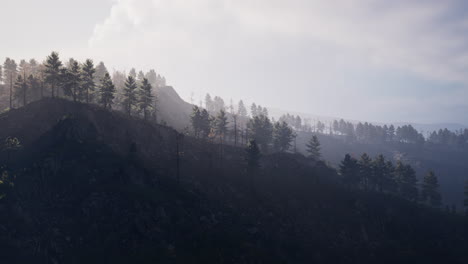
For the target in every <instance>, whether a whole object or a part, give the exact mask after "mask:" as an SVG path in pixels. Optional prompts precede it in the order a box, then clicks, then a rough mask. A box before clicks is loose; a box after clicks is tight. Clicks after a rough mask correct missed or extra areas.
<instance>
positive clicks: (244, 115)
mask: <svg viewBox="0 0 468 264" xmlns="http://www.w3.org/2000/svg"><path fill="white" fill-rule="evenodd" d="M237 114H238V115H239V117H240V118H242V119H245V118H247V109H246V108H245V105H244V102H243V101H242V100H240V101H239V104H238V105H237Z"/></svg>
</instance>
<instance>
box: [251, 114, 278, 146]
mask: <svg viewBox="0 0 468 264" xmlns="http://www.w3.org/2000/svg"><path fill="white" fill-rule="evenodd" d="M247 130H248V134H249V138H250V139H253V140H255V142H256V144H258V145H259V146H260V148H261V149H262V151H263V152H267V151H268V147H269V145H270V143H271V141H272V138H273V125H272V124H271V121H270V119H269V118H268V117H266V116H263V115H260V116H255V117H254V118H252V119H251V120H249V123H247Z"/></svg>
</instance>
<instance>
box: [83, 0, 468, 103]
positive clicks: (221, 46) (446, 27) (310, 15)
mask: <svg viewBox="0 0 468 264" xmlns="http://www.w3.org/2000/svg"><path fill="white" fill-rule="evenodd" d="M457 5H458V2H456V1H455V0H447V1H435V0H432V1H431V0H429V1H403V0H396V1H384V0H381V1H377V0H354V1H345V0H343V1H330V0H323V1H319V0H315V1H314V0H117V1H115V3H114V5H113V7H112V10H111V12H110V14H109V16H108V17H107V18H106V19H105V21H104V22H103V23H101V24H98V25H97V26H96V27H95V30H94V33H93V35H92V37H91V38H90V40H89V45H90V47H91V48H92V49H95V50H96V51H98V52H96V53H97V54H102V56H103V57H104V58H106V60H107V61H109V60H110V61H111V63H113V64H116V65H122V64H124V63H126V64H127V65H128V64H130V65H136V66H140V67H149V66H150V64H153V63H155V64H156V65H157V66H158V67H161V68H163V69H164V70H165V71H166V72H167V73H168V74H169V75H171V77H172V78H169V80H173V81H174V82H176V83H178V84H181V85H186V84H188V83H190V82H191V83H192V84H193V85H194V86H196V87H198V88H200V87H202V86H215V85H222V81H221V78H222V77H224V78H227V80H226V79H225V81H226V82H229V81H230V79H229V78H233V79H234V78H239V77H240V76H232V75H229V74H230V73H229V72H232V74H243V75H245V76H248V78H249V79H248V81H249V82H253V83H255V84H256V85H257V84H258V85H262V84H263V85H265V84H270V83H273V81H272V82H265V81H264V80H262V79H260V78H276V79H277V82H278V83H283V81H282V80H280V79H279V78H281V76H278V75H277V72H269V70H271V69H269V66H265V65H261V64H262V63H265V62H269V61H270V59H268V57H269V56H270V57H271V56H275V55H277V56H278V59H285V60H284V64H283V65H281V71H282V72H284V74H285V75H288V74H289V75H294V74H295V73H292V71H297V68H296V67H294V65H292V64H293V63H296V61H292V62H291V61H289V62H288V60H287V58H288V56H289V53H291V52H292V49H294V48H295V47H296V46H298V47H297V49H299V51H298V52H299V53H301V52H302V53H304V57H310V54H314V55H315V56H316V60H317V62H315V64H314V62H308V61H305V62H298V63H302V64H304V65H305V66H307V67H310V72H313V71H318V70H320V71H321V73H320V74H317V75H314V78H316V79H317V80H309V79H307V75H311V74H303V75H302V76H300V78H302V80H301V81H302V84H303V85H302V86H303V87H307V86H308V83H309V84H313V85H321V84H324V83H325V84H326V83H328V82H329V80H330V79H333V78H336V77H337V76H338V75H339V74H340V72H339V70H342V68H343V67H348V68H352V67H363V68H379V69H389V70H392V69H393V70H398V71H404V72H408V73H411V74H414V75H416V76H419V77H420V78H424V79H428V80H437V81H443V82H461V83H468V78H467V76H468V74H466V73H467V72H468V49H467V47H468V38H467V37H466V36H467V34H466V33H467V31H468V20H467V19H464V18H459V17H456V16H453V15H452V14H453V13H454V12H455V11H457V10H456V9H457V8H459V7H458V6H457ZM288 41H290V42H296V43H299V44H294V43H289V44H284V43H285V42H286V43H287V42H288ZM301 43H303V44H301ZM284 46H287V49H286V48H284ZM115 54H119V57H118V60H119V61H118V60H117V58H116V56H115ZM307 54H309V56H306V55H307ZM296 56H299V55H297V54H296ZM299 57H300V56H299ZM139 58H142V59H139ZM142 60H146V61H151V63H148V62H142ZM305 66H304V67H305ZM216 70H218V71H216ZM249 71H255V74H252V73H251V72H249ZM262 71H264V72H262ZM288 71H289V73H288ZM327 71H328V72H327ZM191 72H196V74H195V73H191ZM216 74H218V75H220V76H219V78H220V79H219V80H216V78H214V77H213V76H209V75H216ZM200 75H201V76H200ZM203 75H205V77H203ZM183 78H185V79H187V78H188V79H190V82H189V80H182V79H183ZM320 78H322V80H318V79H320ZM296 81H297V80H296ZM233 82H234V81H233ZM237 82H238V83H241V82H242V81H237ZM238 83H236V84H238ZM299 83H300V82H299ZM272 85H274V84H272ZM226 86H227V88H231V89H233V88H234V87H233V86H234V85H232V86H230V85H229V84H228V85H226ZM198 88H196V89H198ZM250 88H252V87H250ZM256 88H258V89H262V88H259V87H258V86H256ZM181 89H182V90H183V89H184V88H183V87H182V88H181ZM192 89H193V88H192ZM200 89H205V90H204V91H209V90H211V91H212V90H213V89H214V87H206V88H200ZM337 89H339V88H336V89H335V92H336V90H337ZM331 90H334V89H333V88H332V89H331ZM263 91H265V90H263ZM324 93H326V91H325V92H324ZM187 94H188V93H187ZM231 94H232V93H231ZM234 95H236V94H234ZM329 95H330V94H329Z"/></svg>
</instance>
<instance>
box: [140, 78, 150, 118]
mask: <svg viewBox="0 0 468 264" xmlns="http://www.w3.org/2000/svg"><path fill="white" fill-rule="evenodd" d="M142 74H143V73H142ZM142 78H143V79H142V80H141V85H140V90H139V97H138V99H139V102H138V103H139V106H140V110H141V111H142V112H143V117H144V119H145V120H147V117H148V113H149V110H151V108H153V93H152V90H153V87H152V86H151V84H150V83H149V81H148V79H146V78H145V77H142Z"/></svg>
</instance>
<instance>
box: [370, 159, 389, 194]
mask: <svg viewBox="0 0 468 264" xmlns="http://www.w3.org/2000/svg"><path fill="white" fill-rule="evenodd" d="M372 169H373V173H372V174H373V175H372V176H373V177H372V178H371V184H372V186H374V187H375V188H376V190H378V191H380V192H382V191H383V188H384V185H385V178H386V177H387V175H388V173H387V169H388V167H387V164H386V163H385V157H384V156H383V155H382V154H380V155H378V156H377V157H376V158H375V159H374V161H373V163H372Z"/></svg>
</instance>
